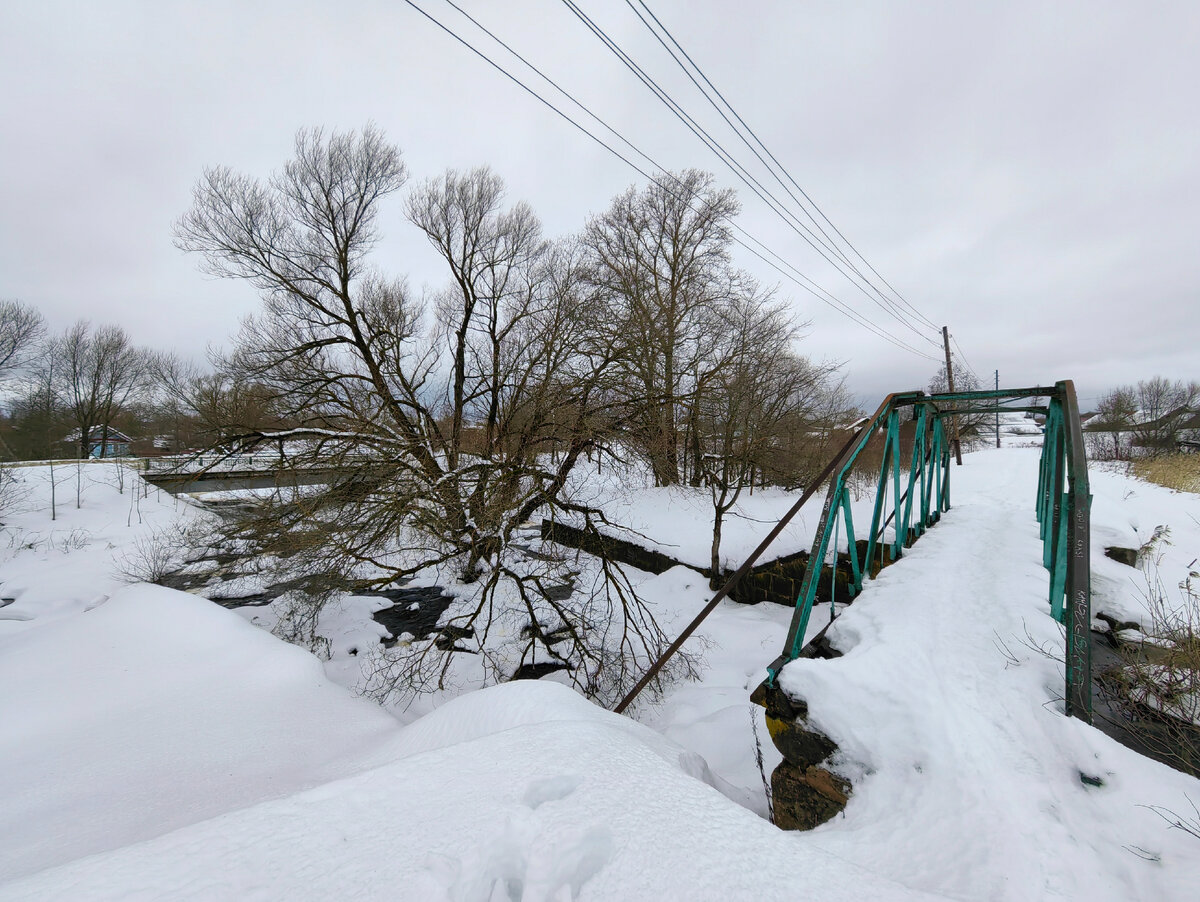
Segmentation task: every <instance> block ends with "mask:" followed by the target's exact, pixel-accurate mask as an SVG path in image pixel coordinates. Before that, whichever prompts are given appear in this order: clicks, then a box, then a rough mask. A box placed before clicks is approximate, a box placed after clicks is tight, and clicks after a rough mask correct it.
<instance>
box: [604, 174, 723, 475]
mask: <svg viewBox="0 0 1200 902" xmlns="http://www.w3.org/2000/svg"><path fill="white" fill-rule="evenodd" d="M737 212H738V204H737V201H736V199H735V197H734V194H733V192H732V191H730V190H728V189H724V190H722V189H718V188H716V187H715V183H714V179H713V176H712V175H710V174H709V173H705V172H700V171H697V170H694V169H689V170H686V171H684V172H681V173H679V174H677V175H666V176H663V177H662V178H659V179H656V180H655V181H653V182H651V183H650V184H649V185H647V186H646V187H644V188H641V189H638V188H636V187H635V188H630V189H629V190H628V191H626V192H625V193H624V194H622V195H621V196H620V197H618V198H616V199H615V200H614V201H613V204H612V206H611V207H610V209H609V210H608V212H606V213H605V214H603V215H602V216H599V217H596V218H595V219H593V220H592V221H591V222H590V223H589V224H588V226H587V229H586V231H585V234H584V241H585V243H586V245H587V248H588V250H589V253H590V257H591V260H592V267H591V278H592V280H593V283H594V284H595V286H596V287H597V288H598V289H599V290H600V291H601V292H603V293H605V294H606V295H607V296H608V297H610V298H611V299H612V303H613V304H614V308H615V309H614V320H613V322H614V323H615V324H619V327H620V329H622V330H623V332H624V334H625V336H626V339H627V341H628V345H629V349H630V352H629V354H628V356H627V358H626V360H625V361H624V362H623V367H624V370H625V391H626V393H627V395H628V397H629V399H630V400H631V402H635V403H636V404H637V405H638V407H639V416H638V417H637V419H636V420H635V421H634V422H633V423H632V425H633V426H634V432H633V438H634V439H635V441H636V442H637V444H638V445H639V448H640V450H641V452H642V453H643V454H644V455H645V456H646V458H647V460H648V461H649V463H650V465H651V468H652V470H653V473H654V477H655V479H656V480H657V482H658V483H659V484H662V485H671V484H674V483H677V482H679V480H680V457H681V454H680V447H679V444H680V440H679V436H680V433H681V432H682V428H681V427H682V426H683V422H684V421H685V419H686V416H687V412H688V406H689V403H690V400H691V399H692V398H693V396H694V394H695V393H696V392H697V391H698V390H699V389H700V388H701V387H702V383H703V381H704V379H705V378H708V377H710V376H711V374H712V369H713V368H712V365H711V360H706V359H705V358H706V352H707V350H708V346H709V344H710V343H711V342H712V340H713V338H714V333H713V325H714V322H715V316H714V311H715V310H716V308H717V307H718V306H719V305H720V304H721V303H722V302H723V301H724V300H726V298H727V297H728V290H729V287H730V271H729V249H730V244H731V237H730V225H729V224H730V220H731V219H732V218H733V216H734V215H736V213H737Z"/></svg>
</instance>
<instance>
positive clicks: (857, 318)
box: [404, 0, 936, 360]
mask: <svg viewBox="0 0 1200 902" xmlns="http://www.w3.org/2000/svg"><path fill="white" fill-rule="evenodd" d="M404 2H405V3H406V4H407V5H408V6H410V7H412V8H413V9H414V10H416V11H417V12H418V13H420V14H421V15H422V16H423V17H425V18H426V19H428V20H429V21H430V22H432V23H433V24H434V25H436V26H437V27H438V28H439V29H440V30H441V31H443V32H445V33H446V34H447V35H449V36H450V37H451V38H453V39H454V40H455V41H457V42H458V43H460V44H462V45H463V46H464V47H466V48H467V49H468V50H470V51H471V52H472V53H473V54H475V55H476V56H477V57H479V58H480V59H481V60H483V61H484V62H486V63H487V64H488V65H490V66H491V67H492V68H494V69H495V70H496V71H498V72H500V73H501V74H502V75H503V76H504V77H505V78H507V79H508V80H509V81H511V82H513V83H514V84H515V85H517V86H518V87H520V88H521V89H522V90H524V91H525V92H526V93H528V94H530V95H531V96H532V97H534V98H535V99H536V100H537V101H538V102H540V103H541V104H543V105H544V106H546V107H547V108H548V109H550V110H552V111H553V112H554V113H556V114H558V116H560V117H561V118H563V119H565V120H566V121H567V122H569V123H570V124H571V125H573V126H574V127H575V128H576V129H578V130H579V131H581V132H583V134H585V135H587V136H588V137H589V138H591V139H592V140H593V141H595V142H596V143H597V144H599V145H600V146H601V147H603V148H604V149H605V150H607V151H608V152H609V153H611V154H612V155H613V156H615V157H616V158H617V159H619V160H621V161H622V162H623V163H625V164H626V165H627V166H629V167H630V168H631V169H633V170H634V171H635V172H637V173H638V174H639V175H641V176H642V177H643V178H645V179H647V180H649V181H651V182H654V183H655V184H657V185H659V186H660V187H662V188H663V189H664V190H666V191H667V192H668V193H671V189H670V188H669V187H668V186H666V185H664V184H663V183H662V182H661V181H660V180H659V179H658V178H656V177H655V176H653V175H651V174H649V173H647V172H646V171H645V170H644V169H642V168H641V167H639V166H638V165H637V164H636V163H634V162H633V161H632V160H630V159H629V158H628V157H627V156H625V155H624V154H622V153H621V152H620V151H618V150H617V149H616V148H614V147H613V146H612V145H611V144H609V143H608V142H606V141H604V140H603V139H602V138H600V137H599V136H598V135H596V134H595V133H593V132H592V131H590V130H589V129H588V128H587V127H585V126H584V125H582V124H580V123H579V122H578V121H577V120H575V119H574V118H572V117H571V116H570V115H568V114H567V113H566V112H564V111H563V110H562V109H560V108H559V107H558V106H556V105H555V104H553V103H551V102H550V101H549V100H547V99H546V98H545V97H543V96H542V95H541V94H539V93H538V92H537V91H536V90H534V89H533V88H531V87H530V86H529V85H527V84H526V83H525V82H523V81H521V79H519V78H517V77H516V76H515V75H513V74H512V73H511V72H509V71H508V70H507V69H505V68H504V67H503V66H501V65H500V64H499V63H497V62H495V61H494V60H492V59H491V58H490V57H488V56H487V55H486V54H485V53H483V52H482V51H481V50H479V49H478V48H476V47H475V46H474V45H472V44H471V43H470V42H469V41H467V40H466V39H465V38H463V37H461V36H460V35H459V34H457V33H456V32H455V31H454V30H453V29H452V28H450V27H449V26H447V25H446V24H444V23H443V22H441V21H440V20H438V19H437V18H436V17H435V16H433V15H432V14H431V13H429V12H427V11H426V10H424V9H422V8H421V7H420V6H418V5H417V4H416V3H415V2H414V0H404ZM446 2H447V3H448V4H449V5H450V6H452V7H454V9H456V10H457V11H458V12H459V13H461V14H462V15H464V16H465V17H466V18H468V19H469V20H470V21H471V22H472V23H473V24H475V25H476V26H477V27H478V28H480V29H481V30H482V31H484V32H485V33H486V34H487V35H488V36H489V37H491V38H492V39H493V40H495V41H496V42H497V43H499V44H500V45H501V46H503V47H504V48H505V49H506V50H508V51H509V52H510V53H512V54H513V55H514V56H516V57H517V58H518V59H520V60H521V61H522V62H523V63H524V64H525V65H526V66H527V67H529V68H530V69H531V70H533V71H534V72H535V73H537V74H538V75H539V76H540V77H541V78H542V79H543V80H545V81H546V82H547V83H548V84H550V85H552V86H553V87H554V88H555V89H556V90H557V91H559V93H561V94H562V95H563V96H564V97H566V98H568V99H569V100H570V101H571V102H572V103H574V104H575V105H576V106H577V107H579V108H580V109H581V110H583V111H584V112H586V113H587V114H588V115H589V116H590V117H591V118H592V119H594V120H595V121H596V122H599V123H600V124H601V125H603V126H604V127H605V128H606V129H607V130H608V131H610V132H611V133H612V134H614V135H616V136H617V137H618V138H619V139H620V140H621V141H622V142H623V143H624V144H625V145H627V146H628V147H630V148H631V149H633V150H634V152H635V153H637V154H638V155H639V156H641V157H643V158H644V159H646V160H647V161H648V162H650V164H651V165H652V166H654V167H656V168H658V169H660V170H662V171H663V173H664V174H665V175H667V176H669V177H671V178H672V179H674V180H675V181H676V182H677V183H678V182H679V180H678V179H677V178H675V177H674V176H673V175H672V174H671V173H669V172H668V171H667V170H666V169H665V168H664V167H662V166H660V165H659V164H658V163H656V162H654V160H653V159H652V158H650V157H649V156H647V155H646V154H645V153H643V152H642V151H640V150H638V149H637V147H636V146H635V145H633V144H632V143H631V142H630V141H628V140H627V139H626V138H624V137H623V136H621V135H620V133H619V132H617V131H616V129H614V128H612V126H610V125H608V124H607V123H606V122H604V120H602V119H601V118H600V117H599V116H597V115H596V114H595V113H593V112H592V111H591V110H590V109H588V108H587V107H586V106H585V105H584V104H582V103H581V102H580V101H578V100H577V99H575V98H574V97H573V96H571V95H570V94H569V93H568V92H567V91H566V90H565V89H563V88H562V87H560V86H559V85H558V84H557V83H555V82H554V81H553V80H552V79H550V78H549V77H548V76H546V75H545V74H544V73H542V72H541V70H539V69H538V68H537V67H536V66H534V65H533V64H532V63H530V62H529V61H528V60H526V59H525V58H524V57H522V56H521V55H520V54H518V53H517V52H516V51H515V50H513V49H512V48H511V47H509V46H508V45H507V44H506V43H505V42H503V41H502V40H501V39H500V38H498V37H496V35H494V34H493V33H492V32H490V31H488V30H487V29H486V28H484V26H483V25H481V24H480V23H479V22H478V21H477V20H475V19H474V18H473V17H472V16H470V15H469V14H468V13H466V12H465V11H464V10H462V9H461V8H460V7H458V6H457V5H456V4H455V3H453V2H452V0H446ZM672 196H675V195H674V194H672ZM689 206H690V204H689ZM730 225H731V227H732V228H733V229H735V230H736V231H738V232H739V233H740V234H741V235H743V236H745V238H746V240H747V241H750V242H752V243H754V244H756V245H757V246H758V247H760V248H762V250H763V252H765V253H766V254H769V255H770V256H772V257H774V258H775V259H776V260H778V261H779V262H780V264H782V267H786V269H785V268H782V267H781V266H780V265H779V264H776V263H775V262H772V261H771V260H769V259H767V257H765V256H764V255H763V253H760V252H759V251H757V250H755V249H754V248H753V247H750V245H749V244H747V243H746V241H743V240H741V239H739V238H737V237H734V238H733V240H734V241H735V242H736V243H737V244H738V245H739V246H741V247H742V248H744V249H745V250H747V251H749V252H750V253H752V254H754V255H755V256H756V257H758V258H759V259H760V260H762V261H763V262H764V263H766V264H767V265H769V266H771V267H772V268H773V269H775V270H776V271H778V272H779V273H780V274H781V275H783V276H784V277H785V278H787V279H789V280H790V281H792V282H795V283H796V284H797V285H799V286H800V287H801V288H803V289H804V290H805V291H807V292H809V293H810V294H812V295H814V296H815V297H817V299H818V300H820V301H822V302H823V303H825V304H827V305H828V306H831V307H833V308H834V309H836V310H838V311H839V312H841V313H842V314H843V315H845V316H846V317H848V318H849V319H851V320H853V321H854V322H855V323H857V324H858V325H860V326H862V327H863V328H865V329H867V330H868V331H870V332H872V333H873V334H875V335H877V336H879V337H880V338H883V339H884V340H886V341H889V342H891V343H892V344H894V345H896V346H897V347H899V348H902V349H904V350H907V351H911V352H912V353H914V354H917V355H918V356H921V357H925V358H927V359H930V360H935V359H936V358H933V357H932V356H931V355H928V354H926V353H924V352H922V351H920V350H919V349H917V348H914V347H912V346H911V345H909V344H907V343H906V342H904V341H903V340H902V339H900V338H898V337H896V336H894V335H892V334H891V333H890V332H888V331H886V330H884V329H883V328H881V327H879V326H877V325H876V324H874V323H872V322H871V321H869V320H867V319H864V318H863V317H862V316H861V315H860V314H858V313H857V311H855V310H853V308H850V307H848V306H847V305H846V304H844V303H843V302H841V301H840V300H838V299H837V298H836V297H834V296H833V295H831V294H830V293H829V292H828V291H825V289H823V288H821V287H820V286H819V285H817V284H816V283H815V282H813V281H812V280H811V279H809V278H808V277H807V276H805V275H804V274H803V273H801V272H800V271H799V270H797V269H796V268H795V267H794V266H792V265H791V264H790V263H788V262H787V261H785V260H784V259H783V258H782V257H780V256H779V255H778V254H776V253H775V252H774V251H772V250H771V249H770V248H768V247H767V246H766V245H764V244H763V243H762V242H761V241H759V240H758V239H757V238H754V237H753V236H752V235H750V234H749V233H748V232H747V231H746V230H745V229H744V228H742V227H741V226H739V225H738V224H736V223H730ZM787 270H791V271H792V272H793V273H795V275H792V274H791V273H789V272H788V271H787ZM806 283H808V284H806ZM810 286H811V287H810Z"/></svg>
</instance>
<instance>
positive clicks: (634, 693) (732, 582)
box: [613, 392, 908, 714]
mask: <svg viewBox="0 0 1200 902" xmlns="http://www.w3.org/2000/svg"><path fill="white" fill-rule="evenodd" d="M904 394H908V393H907V392H906V393H904ZM896 397H898V395H897V394H891V395H888V396H887V397H886V398H884V399H883V403H882V404H880V405H879V409H878V410H877V411H875V413H874V415H872V416H871V418H870V419H869V420H868V421H867V423H866V424H865V425H864V426H863V427H862V428H861V429H859V430H858V431H857V432H856V433H854V435H853V436H851V438H850V439H849V441H847V442H846V444H845V445H843V446H842V449H841V450H840V451H839V452H838V453H837V454H836V455H834V457H833V459H832V460H831V461H830V462H829V463H828V464H827V465H826V467H825V469H824V470H822V471H821V474H820V475H819V476H818V477H817V478H816V479H814V480H813V481H812V483H811V484H810V485H809V487H808V488H807V489H805V490H804V494H803V495H801V496H800V500H799V501H797V502H796V503H795V504H793V505H792V507H791V509H790V510H789V511H788V512H787V513H786V514H784V515H783V519H781V520H780V521H779V522H778V523H776V524H775V528H774V529H772V530H771V531H770V532H769V533H767V537H766V538H765V539H763V540H762V542H760V543H759V546H758V547H757V548H755V549H754V551H752V552H751V553H750V556H749V557H748V558H746V560H745V561H744V562H743V563H742V566H740V567H738V568H737V570H736V571H734V574H733V576H731V577H729V579H728V580H727V581H726V582H725V585H723V586H721V588H720V589H718V590H717V592H716V594H715V595H713V597H712V598H711V599H709V602H708V604H706V605H705V606H704V608H703V609H702V610H701V611H700V613H699V614H697V615H696V617H695V619H693V620H692V622H691V623H689V624H688V625H687V627H686V628H685V629H684V631H683V632H682V633H680V634H679V638H677V639H676V640H675V641H674V642H672V643H671V645H670V646H669V647H668V648H667V650H666V651H664V652H663V653H662V654H661V655H659V658H658V660H657V661H655V662H654V663H653V664H651V665H650V669H649V670H647V671H646V673H645V675H643V676H642V678H641V679H640V680H638V682H637V685H636V686H634V687H633V688H632V689H630V690H629V693H628V694H627V695H626V696H625V697H624V698H623V699H621V701H620V702H619V703H618V704H617V706H616V707H615V708H613V711H615V712H616V713H617V714H620V713H621V712H622V711H624V710H625V709H626V708H628V707H629V705H630V703H632V702H633V700H634V699H635V698H637V697H638V695H639V694H640V693H641V691H642V690H643V689H645V688H646V686H648V685H649V684H650V681H651V680H653V679H654V678H655V677H656V676H658V672H659V671H660V670H662V669H663V667H664V666H665V665H666V663H667V661H669V660H671V658H672V657H673V656H674V654H675V652H677V651H679V649H680V647H681V646H682V645H683V643H684V642H686V641H687V640H688V639H689V638H690V637H691V635H692V633H694V632H695V631H696V628H697V627H699V626H700V624H701V623H703V622H704V620H705V618H707V617H708V615H709V614H711V613H712V612H713V611H714V610H716V607H717V605H718V604H719V603H720V602H721V600H722V599H724V598H725V597H726V596H728V595H729V593H730V592H731V591H733V587H734V586H736V585H737V584H738V582H739V581H740V580H741V579H742V577H743V576H745V575H746V573H747V571H749V570H750V568H751V567H753V566H754V565H755V563H757V561H758V559H759V557H761V556H762V554H763V552H765V551H766V550H767V548H768V547H770V545H771V543H772V542H774V541H775V539H776V537H778V535H779V534H780V533H781V532H783V529H784V527H785V526H787V525H788V523H790V522H791V520H792V518H793V517H794V516H796V514H797V513H799V512H800V508H802V507H804V505H805V504H807V503H808V500H809V499H810V498H812V496H813V495H815V494H816V493H817V492H818V491H819V490H820V488H821V486H822V485H824V484H825V481H826V480H827V479H829V477H830V476H832V475H833V472H834V470H836V469H837V468H838V466H839V465H840V464H841V463H842V460H843V459H844V458H845V457H846V455H847V454H849V453H850V451H851V449H853V448H854V446H855V445H856V444H857V443H858V441H859V440H860V439H861V438H862V437H863V433H864V432H865V431H866V430H867V429H870V428H873V427H874V426H875V425H876V423H877V422H878V420H879V417H881V416H882V415H883V413H884V412H885V411H886V410H887V409H888V407H889V406H890V405H891V404H892V402H893V400H894V399H895V398H896Z"/></svg>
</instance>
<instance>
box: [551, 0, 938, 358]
mask: <svg viewBox="0 0 1200 902" xmlns="http://www.w3.org/2000/svg"><path fill="white" fill-rule="evenodd" d="M562 3H563V4H564V5H565V6H566V7H567V8H568V9H570V10H571V12H572V13H574V14H575V16H576V18H578V19H579V20H580V21H581V22H583V24H584V25H585V26H586V27H587V28H588V29H589V30H590V31H591V32H592V34H594V35H595V36H596V37H597V38H599V40H600V41H601V43H603V44H604V45H605V47H607V48H608V49H609V50H610V51H611V52H612V53H613V54H614V55H615V56H616V57H617V59H618V60H620V61H621V63H622V64H623V65H624V66H625V67H626V68H627V69H629V71H630V72H632V73H633V74H634V75H635V76H636V77H637V78H638V80H640V81H641V82H642V84H643V85H645V86H646V87H647V88H648V89H649V90H650V92H651V93H652V94H654V95H655V97H657V98H658V99H659V101H660V102H662V104H663V105H664V106H666V107H667V109H668V110H670V111H671V113H672V114H673V115H674V116H675V117H676V118H677V119H679V121H680V122H682V123H683V124H684V126H685V127H687V128H688V129H689V130H690V131H691V132H692V134H694V135H695V136H696V137H697V138H699V139H700V141H701V142H702V143H703V144H704V145H705V146H706V147H708V148H709V150H711V151H712V152H713V153H714V154H715V155H716V156H717V158H718V159H720V160H721V161H722V162H723V163H725V165H726V166H728V167H729V168H730V169H731V170H732V171H733V173H734V175H735V176H737V177H738V179H739V180H741V182H742V183H743V184H745V185H746V187H747V188H749V189H750V191H751V192H752V193H753V194H755V195H756V196H757V197H758V198H759V199H760V200H762V201H763V203H765V204H767V206H768V207H770V208H771V210H772V211H773V212H774V213H775V214H776V215H778V216H779V217H780V218H781V219H782V220H783V221H784V223H785V224H786V225H787V226H788V227H789V228H791V229H792V231H794V232H796V234H797V235H799V236H800V237H801V238H802V239H803V240H804V241H805V242H806V243H807V244H808V245H809V246H810V247H812V249H813V250H815V251H816V252H817V253H818V254H819V255H820V256H821V257H823V258H824V259H825V260H826V261H827V262H828V263H829V264H830V265H832V266H833V267H834V268H835V269H837V270H838V271H839V272H841V274H842V275H843V276H845V277H846V279H847V281H849V282H850V284H851V285H853V286H854V287H855V288H856V289H858V290H859V291H860V292H862V293H863V295H864V296H865V297H867V298H868V299H869V300H871V301H872V303H874V304H875V305H876V306H877V307H879V308H880V309H881V310H883V311H884V312H885V313H887V314H888V315H889V316H891V317H892V318H894V319H895V320H896V321H897V322H899V323H901V324H902V325H904V326H905V327H907V328H908V329H911V330H912V331H913V332H914V333H916V334H917V335H918V336H919V337H921V338H922V339H924V340H925V341H928V342H929V343H930V344H932V345H934V346H935V347H936V346H937V344H938V343H937V342H936V341H934V340H933V339H932V338H931V337H930V336H929V335H928V334H926V333H925V332H923V331H921V330H920V329H918V328H917V327H915V326H913V325H912V324H911V323H910V322H909V321H908V320H907V319H905V318H904V317H903V316H901V315H899V314H898V313H897V312H896V310H895V309H893V308H894V306H895V305H892V306H888V305H887V304H886V303H881V301H880V300H879V299H877V298H876V297H875V296H873V295H872V293H871V291H868V289H867V288H866V287H864V286H863V285H862V284H860V282H859V281H857V280H856V279H855V275H857V276H858V279H861V280H862V281H864V282H866V283H867V285H868V286H870V287H871V288H873V289H874V290H875V293H876V294H877V295H879V297H880V298H883V300H884V301H886V300H887V298H886V297H885V296H884V295H882V293H881V292H879V290H878V289H877V288H875V287H874V286H873V284H872V283H870V282H869V280H867V279H865V277H863V276H862V274H861V273H860V272H858V271H857V270H855V269H854V268H853V267H852V265H847V263H845V262H842V260H841V259H839V258H837V256H836V253H835V254H834V255H833V256H831V252H830V250H829V249H828V248H827V247H826V246H825V245H824V244H823V243H822V240H821V238H820V236H818V235H817V234H816V233H815V232H813V231H812V229H810V228H809V227H808V226H807V225H805V224H804V223H803V222H802V221H801V220H800V219H799V218H798V217H797V216H796V215H795V214H794V213H792V212H791V211H790V210H788V209H787V207H786V205H784V204H783V203H782V202H781V201H780V200H779V199H778V198H777V197H776V196H775V195H774V194H773V193H772V192H771V191H770V189H768V188H767V187H766V186H765V185H763V184H762V182H761V181H759V180H758V179H757V178H756V177H755V176H754V175H753V174H752V173H751V172H750V171H749V170H747V169H746V167H744V166H743V165H742V164H741V163H739V162H738V161H737V159H736V158H734V157H733V155H732V154H730V153H729V152H728V151H727V150H726V149H725V148H724V147H723V146H722V145H721V144H720V142H718V141H717V140H716V139H715V138H713V137H712V135H711V134H709V132H708V131H707V130H706V129H705V128H704V127H703V126H702V125H700V124H699V123H698V122H697V121H696V120H695V119H694V118H693V117H692V116H691V115H690V114H688V112H687V111H686V110H684V109H683V107H682V106H680V105H679V104H678V103H677V102H676V101H675V100H674V98H672V97H671V95H670V94H669V93H668V92H667V91H666V90H664V89H663V88H662V86H661V85H659V84H658V82H656V81H655V80H654V79H653V77H651V76H650V75H649V74H647V73H646V71H645V70H644V69H643V68H642V67H641V66H639V65H638V64H637V62H635V61H634V60H633V58H632V57H630V56H629V54H627V53H626V52H625V51H624V50H623V49H622V48H621V47H620V45H618V44H617V43H616V41H614V40H613V39H612V38H611V37H609V36H608V34H607V33H606V32H605V31H604V29H602V28H601V27H600V26H599V25H597V24H596V23H595V22H594V21H593V20H592V19H591V17H590V16H588V15H587V13H585V12H584V11H583V10H582V9H580V7H579V6H578V5H577V4H576V3H575V2H574V0H562ZM843 256H844V255H843ZM847 270H850V271H849V272H848V271H847Z"/></svg>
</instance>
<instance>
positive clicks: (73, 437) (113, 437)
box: [62, 426, 133, 442]
mask: <svg viewBox="0 0 1200 902" xmlns="http://www.w3.org/2000/svg"><path fill="white" fill-rule="evenodd" d="M89 435H90V440H91V441H94V442H98V441H100V439H101V437H102V436H103V435H104V427H103V426H93V427H92V428H91V429H90V430H89ZM79 436H80V430H78V429H72V430H71V431H70V432H68V433H67V434H66V435H65V436H63V439H62V440H63V441H64V442H77V441H79ZM108 440H109V441H110V442H131V441H133V439H131V438H130V437H129V436H127V435H126V434H125V433H124V432H122V431H121V430H120V429H115V428H113V427H112V426H110V427H109V428H108Z"/></svg>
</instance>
